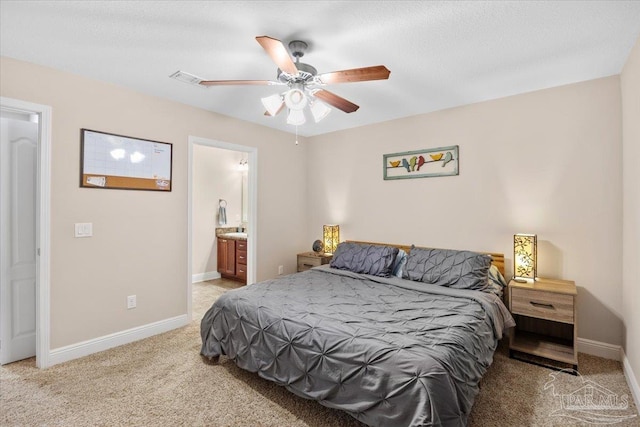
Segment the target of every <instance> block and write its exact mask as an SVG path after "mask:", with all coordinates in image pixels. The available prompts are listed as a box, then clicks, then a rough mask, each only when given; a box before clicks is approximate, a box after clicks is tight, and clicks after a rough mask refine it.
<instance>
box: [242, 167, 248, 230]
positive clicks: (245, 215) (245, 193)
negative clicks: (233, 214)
mask: <svg viewBox="0 0 640 427" xmlns="http://www.w3.org/2000/svg"><path fill="white" fill-rule="evenodd" d="M248 212H249V192H248V191H247V174H246V173H243V174H242V222H249V213H248Z"/></svg>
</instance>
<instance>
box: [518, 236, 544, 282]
mask: <svg viewBox="0 0 640 427" xmlns="http://www.w3.org/2000/svg"><path fill="white" fill-rule="evenodd" d="M537 258H538V237H537V236H536V235H535V234H516V235H514V236H513V278H514V280H516V281H527V282H533V281H535V280H536V276H537V273H538V265H537V261H538V260H537Z"/></svg>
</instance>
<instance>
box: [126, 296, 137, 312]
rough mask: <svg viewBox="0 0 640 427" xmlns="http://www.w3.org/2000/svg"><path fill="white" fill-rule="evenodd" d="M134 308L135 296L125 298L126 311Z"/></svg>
mask: <svg viewBox="0 0 640 427" xmlns="http://www.w3.org/2000/svg"><path fill="white" fill-rule="evenodd" d="M132 308H136V296H135V295H129V296H128V297H127V309H132Z"/></svg>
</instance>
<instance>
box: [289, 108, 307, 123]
mask: <svg viewBox="0 0 640 427" xmlns="http://www.w3.org/2000/svg"><path fill="white" fill-rule="evenodd" d="M306 121H307V119H305V117H304V111H302V110H289V115H288V116H287V123H288V124H290V125H296V126H298V125H302V124H304V122H306Z"/></svg>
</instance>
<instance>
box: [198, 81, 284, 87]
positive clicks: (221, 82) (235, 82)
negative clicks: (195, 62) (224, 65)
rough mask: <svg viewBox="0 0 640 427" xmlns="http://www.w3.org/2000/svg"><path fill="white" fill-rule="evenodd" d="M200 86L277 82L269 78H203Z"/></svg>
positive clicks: (269, 83) (271, 83) (268, 83)
mask: <svg viewBox="0 0 640 427" xmlns="http://www.w3.org/2000/svg"><path fill="white" fill-rule="evenodd" d="M200 84H201V85H202V86H231V85H275V84H278V83H277V82H272V81H270V80H203V81H201V82H200Z"/></svg>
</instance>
